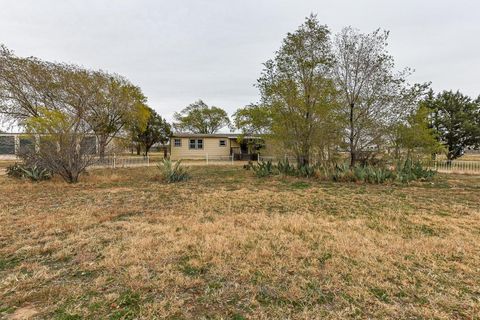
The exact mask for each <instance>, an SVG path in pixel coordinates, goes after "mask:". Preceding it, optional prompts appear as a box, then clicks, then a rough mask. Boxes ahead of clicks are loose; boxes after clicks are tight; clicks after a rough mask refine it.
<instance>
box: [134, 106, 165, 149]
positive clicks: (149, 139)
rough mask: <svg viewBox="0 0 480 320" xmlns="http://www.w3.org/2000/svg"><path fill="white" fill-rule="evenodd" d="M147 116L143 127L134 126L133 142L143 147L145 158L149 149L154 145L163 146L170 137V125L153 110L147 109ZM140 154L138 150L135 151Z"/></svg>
mask: <svg viewBox="0 0 480 320" xmlns="http://www.w3.org/2000/svg"><path fill="white" fill-rule="evenodd" d="M148 110H149V116H148V118H147V121H146V124H145V125H144V126H142V125H140V126H135V128H134V130H135V137H134V141H135V142H136V143H138V145H139V146H141V147H143V150H144V151H145V156H147V155H148V152H149V151H150V149H151V147H152V146H153V145H154V144H156V143H161V144H165V143H167V142H168V140H169V137H170V135H171V126H170V124H169V123H168V122H167V121H166V120H165V119H163V118H162V117H161V116H160V115H159V114H158V113H157V112H156V111H155V110H153V109H151V108H148ZM137 150H138V152H137V154H139V153H140V148H139V149H137Z"/></svg>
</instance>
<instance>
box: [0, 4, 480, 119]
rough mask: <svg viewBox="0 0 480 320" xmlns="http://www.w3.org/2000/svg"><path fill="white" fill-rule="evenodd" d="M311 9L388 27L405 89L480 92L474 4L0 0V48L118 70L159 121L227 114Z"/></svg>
mask: <svg viewBox="0 0 480 320" xmlns="http://www.w3.org/2000/svg"><path fill="white" fill-rule="evenodd" d="M312 12H313V13H316V14H317V15H318V18H319V20H320V22H321V23H322V24H327V25H328V26H329V27H330V29H331V30H332V32H337V31H339V30H340V29H341V28H342V27H343V26H347V25H352V26H354V27H357V28H359V29H360V30H362V31H364V32H370V31H372V30H374V29H376V28H384V29H388V30H390V31H391V38H390V52H391V53H392V54H393V55H394V57H395V59H396V62H397V65H398V66H399V67H405V66H409V67H411V68H414V69H415V70H416V72H415V74H414V76H413V77H412V78H411V79H410V80H411V81H412V82H425V81H431V82H432V87H433V88H434V89H435V90H443V89H460V90H461V91H463V92H464V93H466V94H469V95H471V96H477V95H479V94H480V75H479V72H480V18H479V17H480V1H478V0H456V1H445V0H436V1H435V0H423V1H419V0H403V1H393V0H390V1H385V0H349V1H346V0H343V1H342V0H335V1H333V0H328V1H327V0H295V1H294V0H289V1H286V0H283V1H280V0H241V1H239V0H195V1H194V0H177V1H174V0H170V1H164V0H157V1H154V0H141V1H139V0H108V1H107V0H76V1H72V0H0V43H3V44H5V45H6V46H7V47H9V48H10V49H12V50H14V51H15V52H16V54H17V55H20V56H30V55H33V56H37V57H40V58H42V59H46V60H54V61H62V62H72V63H76V64H81V65H84V66H87V67H91V68H101V69H105V70H108V71H111V72H117V73H120V74H122V75H124V76H126V77H128V78H129V79H130V80H131V81H132V82H133V83H135V84H137V85H139V86H141V88H142V89H143V91H144V93H145V94H146V95H147V96H148V98H149V103H150V105H151V106H152V107H154V108H155V109H156V110H157V111H159V112H160V113H161V114H162V115H164V116H166V117H167V118H169V119H170V118H171V115H172V114H173V112H174V111H177V110H179V109H181V108H182V107H184V106H186V105H188V104H189V103H191V102H193V101H194V100H196V99H198V98H201V99H203V100H204V101H205V102H206V103H207V104H210V105H217V106H221V107H224V108H225V109H226V110H227V111H228V112H229V113H232V112H233V111H234V110H235V109H237V108H238V107H241V106H244V105H246V104H248V103H250V102H255V101H257V99H258V92H257V89H256V88H254V87H253V84H254V83H255V81H256V79H257V77H258V76H259V73H260V71H261V69H262V63H263V62H265V61H266V60H267V59H269V58H271V57H272V56H273V53H274V51H275V50H276V49H278V47H279V46H280V43H281V40H282V39H283V37H284V36H285V34H286V33H287V32H289V31H294V30H295V29H296V27H297V26H298V25H300V24H301V23H302V22H303V20H304V18H305V16H307V15H309V14H310V13H312Z"/></svg>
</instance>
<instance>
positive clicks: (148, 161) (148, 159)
mask: <svg viewBox="0 0 480 320" xmlns="http://www.w3.org/2000/svg"><path fill="white" fill-rule="evenodd" d="M147 167H150V156H147Z"/></svg>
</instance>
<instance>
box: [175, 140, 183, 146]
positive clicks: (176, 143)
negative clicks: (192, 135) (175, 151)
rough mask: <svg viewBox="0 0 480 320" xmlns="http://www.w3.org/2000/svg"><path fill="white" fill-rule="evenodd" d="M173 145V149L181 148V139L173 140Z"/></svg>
mask: <svg viewBox="0 0 480 320" xmlns="http://www.w3.org/2000/svg"><path fill="white" fill-rule="evenodd" d="M173 145H174V146H175V147H181V146H182V139H175V140H174V142H173Z"/></svg>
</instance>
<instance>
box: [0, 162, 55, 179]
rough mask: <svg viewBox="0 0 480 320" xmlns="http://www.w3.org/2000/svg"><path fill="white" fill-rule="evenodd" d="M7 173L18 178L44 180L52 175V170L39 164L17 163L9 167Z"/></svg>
mask: <svg viewBox="0 0 480 320" xmlns="http://www.w3.org/2000/svg"><path fill="white" fill-rule="evenodd" d="M7 175H8V176H10V177H13V178H17V179H29V180H30V181H35V182H37V181H43V180H48V179H50V178H51V177H52V174H51V172H50V171H48V170H47V169H45V168H41V167H39V166H37V165H31V166H27V165H21V164H18V163H15V164H14V165H11V166H9V167H7Z"/></svg>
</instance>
